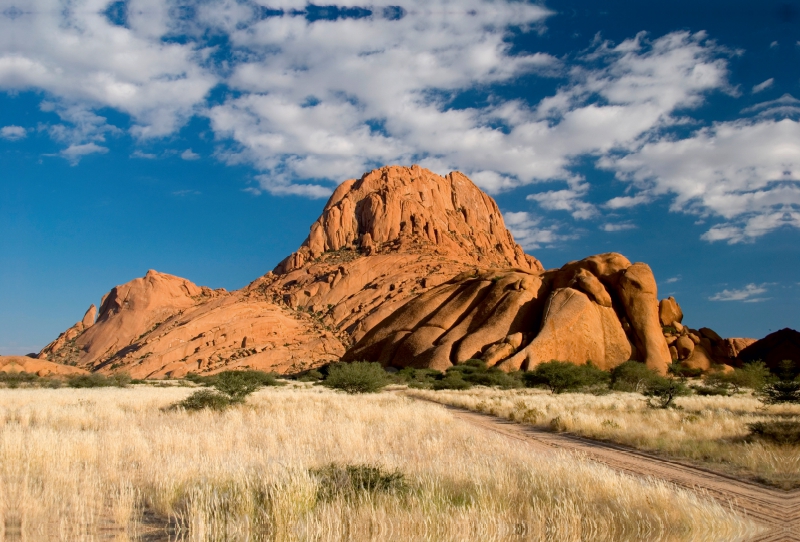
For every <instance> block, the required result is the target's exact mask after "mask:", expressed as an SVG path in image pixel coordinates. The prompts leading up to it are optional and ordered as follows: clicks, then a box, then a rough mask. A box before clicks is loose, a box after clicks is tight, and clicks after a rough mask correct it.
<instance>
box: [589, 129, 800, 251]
mask: <svg viewBox="0 0 800 542" xmlns="http://www.w3.org/2000/svg"><path fill="white" fill-rule="evenodd" d="M601 166H602V167H606V168H608V169H612V170H614V171H615V172H616V174H617V176H618V177H619V178H620V179H623V180H626V181H628V182H630V183H632V184H633V185H634V186H635V187H637V188H640V189H641V190H642V191H644V192H645V193H646V194H648V195H670V196H672V197H673V198H674V199H673V203H672V206H671V208H672V210H673V211H682V212H687V213H692V214H697V215H700V216H701V217H712V218H713V217H719V218H722V219H723V222H722V223H719V224H716V225H714V226H712V227H711V229H709V230H708V231H707V232H706V233H705V234H704V235H703V239H705V240H707V241H721V240H725V241H728V242H729V243H738V242H742V241H752V240H753V239H756V238H758V237H760V236H762V235H765V234H766V233H769V232H771V231H773V230H775V229H777V228H780V227H797V228H800V184H798V181H800V123H798V122H796V121H793V120H790V119H784V120H780V121H774V120H738V121H731V122H723V123H717V124H715V125H713V126H712V127H709V128H703V129H700V130H698V131H697V132H695V133H694V134H693V135H692V136H690V137H687V138H685V139H668V138H664V139H662V140H658V141H654V142H651V143H645V144H644V145H642V147H641V148H640V149H638V150H637V151H636V152H634V153H631V154H628V155H625V156H622V157H613V158H612V157H608V158H604V159H603V160H601Z"/></svg>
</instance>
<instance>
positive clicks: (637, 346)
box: [343, 253, 670, 373]
mask: <svg viewBox="0 0 800 542" xmlns="http://www.w3.org/2000/svg"><path fill="white" fill-rule="evenodd" d="M512 337H514V338H516V339H515V340H512V339H511V338H512ZM515 343H516V344H515ZM632 357H633V358H634V359H640V360H641V361H643V362H645V363H646V364H647V365H648V367H651V368H653V369H654V370H657V371H659V372H661V373H666V370H667V367H668V365H669V363H670V354H669V349H668V347H667V343H666V341H665V339H664V336H663V334H662V332H661V326H660V325H659V322H658V299H657V297H656V288H655V279H653V278H652V272H651V271H650V268H649V267H647V266H646V265H645V264H640V263H637V264H631V263H630V262H629V261H628V260H627V259H626V258H625V257H624V256H622V255H620V254H615V253H608V254H600V255H597V256H592V257H590V258H586V259H584V260H580V261H577V262H571V263H569V264H567V265H565V266H564V267H562V268H561V269H558V270H551V271H546V272H542V271H538V272H537V271H530V270H528V271H524V270H521V269H516V270H507V269H506V270H501V269H496V270H488V271H484V272H480V273H476V272H473V273H467V274H462V275H460V276H457V277H455V278H453V279H451V280H450V281H448V282H446V283H445V284H443V285H441V286H439V287H437V288H434V289H432V290H430V291H429V292H426V293H425V294H423V295H420V296H418V297H417V298H415V299H413V300H412V301H410V302H409V303H407V304H406V305H404V306H403V307H401V308H399V309H398V310H396V311H395V312H394V313H392V314H391V315H390V316H389V317H388V318H386V319H385V320H384V321H382V322H381V323H380V324H378V325H376V326H375V327H373V328H372V329H371V330H370V331H369V332H368V333H366V334H365V335H364V336H363V337H362V338H361V340H359V341H358V342H357V343H356V344H355V345H354V346H353V347H352V348H350V349H349V350H348V352H347V353H346V354H345V356H344V357H343V360H345V361H348V360H357V359H365V360H372V361H380V362H381V363H382V364H384V365H387V366H393V367H406V366H412V367H428V368H433V369H439V370H443V369H446V368H447V367H450V366H452V365H454V364H457V363H462V362H464V361H466V360H468V359H471V358H481V359H483V360H484V361H486V362H487V364H488V365H497V366H498V367H499V368H501V369H504V370H507V371H516V370H519V369H523V370H530V369H532V368H534V367H535V366H536V365H538V364H539V363H542V362H545V361H550V360H552V359H558V360H565V361H574V362H575V363H586V362H589V361H591V362H592V363H594V364H596V365H598V366H599V367H602V368H604V369H607V368H612V367H614V366H616V365H619V364H620V363H622V362H624V361H626V360H628V359H631V358H632Z"/></svg>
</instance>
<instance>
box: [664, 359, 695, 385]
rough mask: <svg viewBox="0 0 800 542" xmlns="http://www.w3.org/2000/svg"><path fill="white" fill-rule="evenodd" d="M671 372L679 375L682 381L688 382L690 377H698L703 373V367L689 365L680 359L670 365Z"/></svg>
mask: <svg viewBox="0 0 800 542" xmlns="http://www.w3.org/2000/svg"><path fill="white" fill-rule="evenodd" d="M668 371H669V374H671V375H673V376H677V377H678V378H680V379H681V381H682V382H686V380H687V379H689V378H697V377H699V376H702V375H703V369H693V368H691V367H687V366H686V365H684V364H683V363H682V362H680V361H673V362H672V363H670V365H669V369H668Z"/></svg>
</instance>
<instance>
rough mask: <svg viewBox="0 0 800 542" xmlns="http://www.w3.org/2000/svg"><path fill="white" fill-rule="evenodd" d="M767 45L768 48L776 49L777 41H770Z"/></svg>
mask: <svg viewBox="0 0 800 542" xmlns="http://www.w3.org/2000/svg"><path fill="white" fill-rule="evenodd" d="M769 47H770V49H777V48H778V42H777V41H773V42H772V43H770V44H769Z"/></svg>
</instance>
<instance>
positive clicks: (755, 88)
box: [751, 77, 775, 94]
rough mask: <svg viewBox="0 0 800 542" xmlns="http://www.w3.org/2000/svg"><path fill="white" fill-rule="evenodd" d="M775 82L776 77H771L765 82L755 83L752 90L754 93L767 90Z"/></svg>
mask: <svg viewBox="0 0 800 542" xmlns="http://www.w3.org/2000/svg"><path fill="white" fill-rule="evenodd" d="M773 83H775V79H774V78H773V77H770V78H769V79H767V80H766V81H764V82H763V83H759V84H757V85H753V89H752V91H751V92H752V93H753V94H758V93H759V92H761V91H763V90H767V89H768V88H769V87H771V86H772V84H773Z"/></svg>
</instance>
